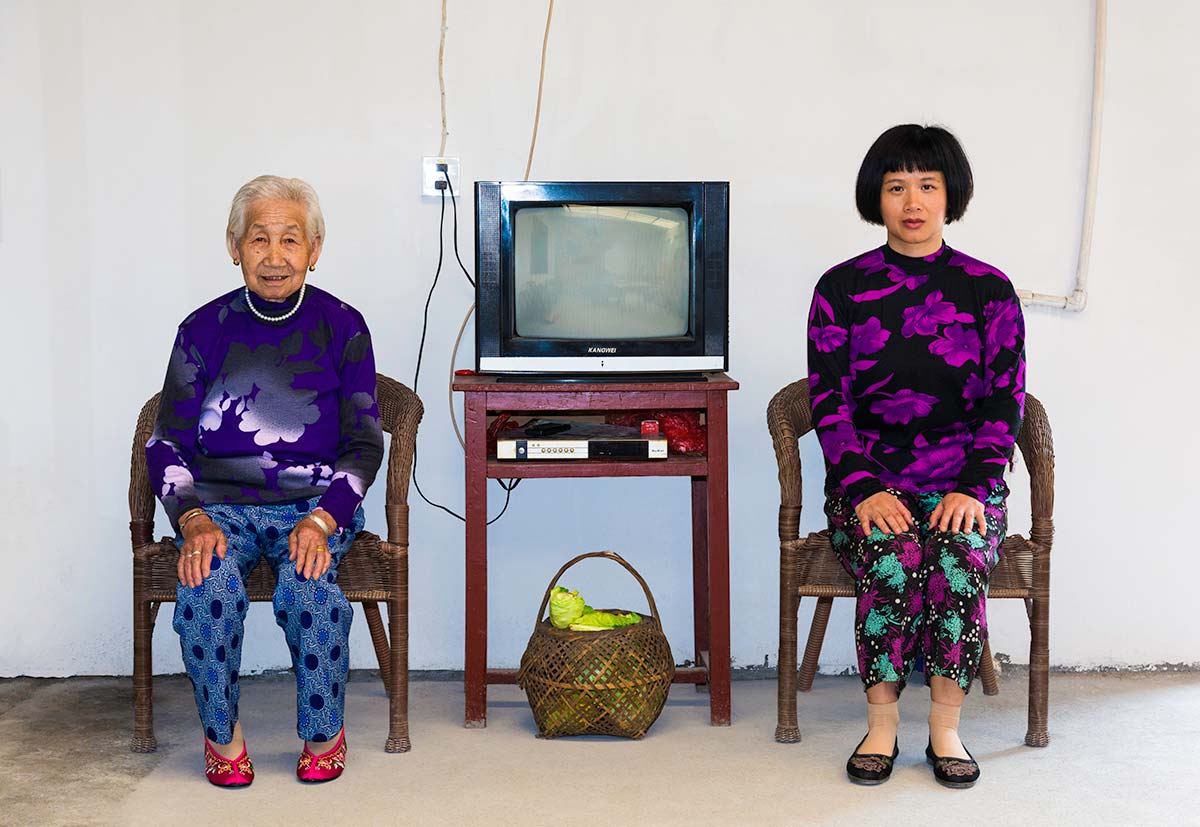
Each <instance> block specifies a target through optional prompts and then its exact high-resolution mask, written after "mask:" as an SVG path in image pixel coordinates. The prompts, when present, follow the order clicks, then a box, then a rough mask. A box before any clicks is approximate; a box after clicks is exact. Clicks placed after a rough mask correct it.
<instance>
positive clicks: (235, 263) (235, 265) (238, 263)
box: [233, 258, 241, 267]
mask: <svg viewBox="0 0 1200 827" xmlns="http://www.w3.org/2000/svg"><path fill="white" fill-rule="evenodd" d="M240 264H241V262H240V261H238V260H237V259H236V258H235V259H234V260H233V266H234V267H237V266H238V265H240Z"/></svg>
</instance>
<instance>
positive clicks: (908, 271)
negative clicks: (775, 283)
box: [808, 245, 1025, 505]
mask: <svg viewBox="0 0 1200 827" xmlns="http://www.w3.org/2000/svg"><path fill="white" fill-rule="evenodd" d="M808 325H809V326H808V373H809V377H808V381H809V392H810V394H811V397H812V411H813V421H814V423H815V425H816V430H817V434H818V436H819V438H820V441H821V449H822V451H823V452H824V454H825V464H826V471H827V476H826V491H827V492H828V491H833V490H838V489H841V490H843V491H845V492H846V495H847V496H848V497H849V498H850V501H851V503H853V504H854V505H858V503H860V502H862V501H863V500H864V499H866V498H867V497H869V496H871V495H872V494H875V493H878V492H879V491H882V490H884V489H885V488H898V489H901V490H905V491H911V492H924V491H947V492H948V491H957V492H960V493H963V494H969V495H970V496H972V497H975V498H976V499H978V500H981V501H982V500H983V499H984V498H985V497H986V496H987V495H988V493H989V492H990V491H991V490H992V489H994V488H997V487H998V486H1001V485H1003V484H1004V466H1005V465H1006V464H1007V463H1008V461H1009V459H1010V458H1011V457H1012V452H1013V445H1014V443H1015V441H1016V435H1017V429H1018V428H1019V427H1020V425H1021V418H1022V416H1023V414H1024V409H1025V323H1024V319H1023V317H1022V315H1021V304H1020V301H1019V300H1018V298H1017V295H1016V292H1015V291H1014V290H1013V287H1012V285H1011V284H1010V283H1009V281H1008V278H1007V277H1006V276H1005V275H1004V274H1003V273H1001V272H1000V271H999V270H997V269H995V268H994V267H991V266H989V265H987V264H984V263H983V262H981V261H977V260H975V259H973V258H970V257H969V256H965V255H963V254H962V253H959V252H957V251H955V250H952V249H950V247H948V246H946V245H943V246H942V248H941V250H939V251H938V252H936V253H934V254H932V255H929V256H926V257H925V258H909V257H908V256H903V255H900V254H899V253H897V252H895V251H894V250H892V249H891V248H890V247H888V246H886V245H885V246H884V247H881V248H879V249H877V250H872V251H871V252H869V253H866V254H864V255H861V256H857V257H856V258H853V259H851V260H850V261H847V262H845V263H844V264H839V265H838V266H837V267H834V268H833V269H832V270H830V271H829V272H827V273H826V274H825V275H823V276H822V277H821V279H820V281H818V282H817V287H816V290H815V291H814V293H813V303H812V309H811V311H810V312H809V321H808Z"/></svg>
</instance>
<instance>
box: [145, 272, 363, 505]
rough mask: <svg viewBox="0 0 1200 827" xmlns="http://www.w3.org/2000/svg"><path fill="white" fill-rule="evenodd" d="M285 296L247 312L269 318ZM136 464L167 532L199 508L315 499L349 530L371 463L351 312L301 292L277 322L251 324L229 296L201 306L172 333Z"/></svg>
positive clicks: (240, 302) (358, 318)
mask: <svg viewBox="0 0 1200 827" xmlns="http://www.w3.org/2000/svg"><path fill="white" fill-rule="evenodd" d="M297 297H298V294H293V295H292V296H291V297H290V298H289V299H287V300H286V301H285V302H283V303H282V304H271V303H268V302H265V301H261V300H260V301H259V302H255V307H257V308H258V309H259V310H260V311H261V312H263V313H265V314H267V315H271V316H277V315H280V314H281V313H283V312H286V311H287V310H288V309H291V308H292V307H294V306H295V304H296V299H297ZM146 459H147V462H148V466H149V473H150V483H151V486H152V487H153V489H154V491H155V493H156V494H157V495H158V497H159V499H161V500H162V504H163V507H164V508H165V509H166V512H167V515H168V516H169V517H170V518H171V524H172V525H174V526H177V525H178V520H179V517H180V515H181V514H183V513H184V512H185V511H187V510H189V509H191V508H194V507H196V506H199V505H205V504H208V503H252V504H260V505H261V504H280V503H289V502H297V501H300V500H307V499H311V498H313V497H318V496H319V497H320V501H319V503H318V506H319V507H320V508H323V509H325V510H326V511H328V512H329V514H330V515H331V516H332V517H333V518H334V519H335V520H337V522H338V525H339V526H345V525H349V524H350V520H351V518H352V517H353V516H354V512H355V511H356V510H357V509H358V506H359V504H360V503H361V502H362V499H363V495H364V494H366V491H367V487H368V486H370V484H371V483H372V482H373V481H374V479H375V473H376V472H377V471H378V470H379V464H380V461H381V460H382V459H383V432H382V431H381V430H380V427H379V407H378V405H377V403H376V399H375V356H374V353H373V352H372V350H371V334H370V332H369V331H368V330H367V325H366V322H364V321H363V317H362V315H361V314H360V313H359V312H358V311H357V310H355V309H354V308H352V307H350V306H349V305H347V304H345V303H344V302H342V301H340V300H338V299H337V298H335V297H334V296H331V295H330V294H329V293H326V292H325V291H324V290H321V289H319V288H316V287H313V286H312V285H311V284H310V285H308V286H307V287H306V288H305V295H304V301H303V303H302V305H301V307H300V309H299V310H298V311H297V312H296V314H295V315H294V316H292V317H291V318H289V319H287V320H286V321H282V322H264V321H262V320H260V319H258V318H256V317H255V316H253V315H252V314H251V313H250V310H249V309H248V308H247V307H246V300H245V294H244V291H243V290H242V289H241V288H239V289H237V290H234V291H232V292H230V293H226V294H225V295H224V296H221V297H219V298H217V299H214V300H213V301H211V302H209V303H208V304H206V305H204V306H203V307H201V308H200V309H199V310H197V311H196V312H194V313H192V314H191V315H190V316H188V317H187V318H186V319H185V320H184V321H183V323H182V324H181V325H180V326H179V333H178V335H177V336H176V338H175V347H174V349H173V350H172V351H171V361H170V364H169V365H168V367H167V378H166V382H164V383H163V391H162V402H161V404H160V406H159V412H158V421H157V423H156V424H155V428H154V435H153V436H152V437H151V439H150V442H149V443H147V445H146Z"/></svg>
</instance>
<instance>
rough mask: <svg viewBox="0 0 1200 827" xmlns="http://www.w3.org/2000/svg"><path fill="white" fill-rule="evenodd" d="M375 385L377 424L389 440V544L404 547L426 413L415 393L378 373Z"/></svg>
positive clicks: (406, 540)
mask: <svg viewBox="0 0 1200 827" xmlns="http://www.w3.org/2000/svg"><path fill="white" fill-rule="evenodd" d="M375 382H376V395H377V396H378V398H379V417H380V424H381V425H382V426H383V429H384V430H385V431H387V432H388V433H389V434H391V437H392V441H391V446H390V448H389V449H388V462H387V491H386V493H385V503H386V505H385V510H386V512H387V521H388V541H389V542H392V543H397V544H400V545H405V546H407V544H408V481H409V478H410V477H411V476H412V465H413V456H414V455H415V453H416V448H417V427H418V426H419V425H420V424H421V417H422V416H424V414H425V406H424V405H423V404H422V403H421V399H420V397H418V396H417V395H416V393H414V392H413V391H412V390H411V389H410V388H408V387H406V386H404V385H403V384H401V383H400V382H397V381H396V380H395V379H392V378H391V377H389V376H385V375H384V374H382V373H377V374H376V375H375Z"/></svg>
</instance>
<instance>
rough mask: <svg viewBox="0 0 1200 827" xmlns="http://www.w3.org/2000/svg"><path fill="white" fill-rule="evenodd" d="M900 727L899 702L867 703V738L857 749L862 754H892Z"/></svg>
mask: <svg viewBox="0 0 1200 827" xmlns="http://www.w3.org/2000/svg"><path fill="white" fill-rule="evenodd" d="M899 729H900V703H899V701H892V702H891V703H886V704H872V703H868V704H867V740H866V741H863V745H862V746H861V747H859V748H858V751H859V752H860V753H862V754H863V755H887V756H890V755H891V754H892V750H893V749H895V747H896V732H897V730H899Z"/></svg>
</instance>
